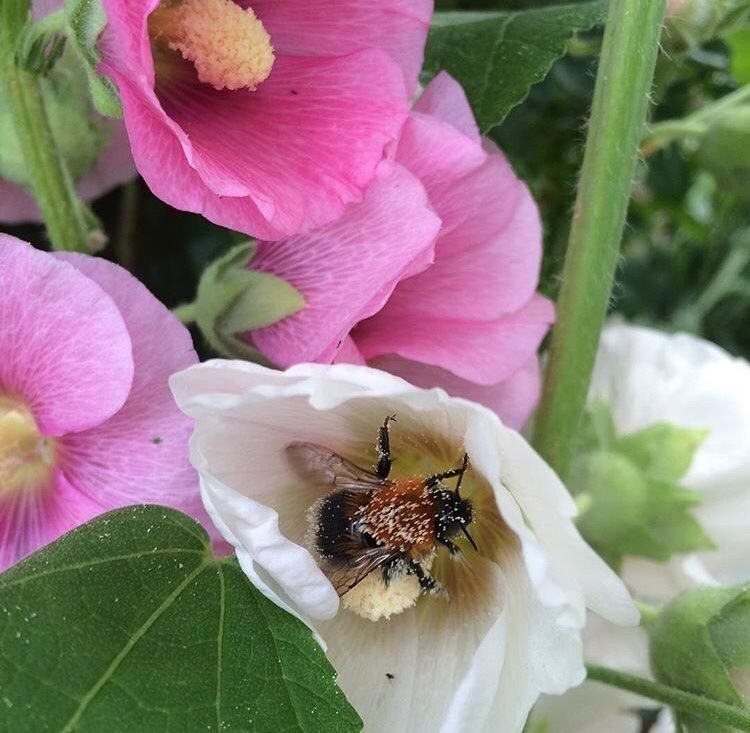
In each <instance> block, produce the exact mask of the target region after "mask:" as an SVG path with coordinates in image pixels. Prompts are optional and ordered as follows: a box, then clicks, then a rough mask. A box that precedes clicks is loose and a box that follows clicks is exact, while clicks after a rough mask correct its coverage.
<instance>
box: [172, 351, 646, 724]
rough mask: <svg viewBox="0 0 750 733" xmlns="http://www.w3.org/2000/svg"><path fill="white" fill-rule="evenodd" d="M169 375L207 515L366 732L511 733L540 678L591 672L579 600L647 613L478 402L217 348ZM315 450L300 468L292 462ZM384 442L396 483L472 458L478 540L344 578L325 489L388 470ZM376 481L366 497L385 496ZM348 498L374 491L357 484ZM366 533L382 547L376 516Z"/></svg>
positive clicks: (470, 495) (533, 461)
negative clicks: (308, 639) (324, 656)
mask: <svg viewBox="0 0 750 733" xmlns="http://www.w3.org/2000/svg"><path fill="white" fill-rule="evenodd" d="M171 384H172V389H173V391H174V394H175V397H176V399H177V402H178V404H179V405H180V406H181V408H182V409H183V410H184V411H185V412H186V413H187V414H188V415H190V416H191V417H192V418H194V420H195V421H196V429H195V433H194V435H193V438H192V441H191V456H192V460H193V463H194V465H195V466H196V467H197V468H198V470H199V473H200V475H201V490H202V494H203V499H204V502H205V504H206V507H207V509H208V511H209V513H210V515H211V517H212V519H213V520H214V522H215V523H216V525H217V527H218V528H219V529H220V531H221V532H222V534H223V535H224V537H225V538H226V539H227V540H228V541H229V542H231V543H232V544H233V545H234V547H235V549H236V552H237V557H238V559H239V562H240V565H241V567H242V568H243V570H244V571H245V573H246V574H247V575H248V577H249V578H250V579H251V581H252V582H253V583H254V584H255V585H256V586H257V587H258V588H259V589H260V590H261V591H262V592H263V593H264V594H265V595H267V596H268V597H269V598H271V599H272V600H274V601H275V602H276V603H277V604H278V605H280V606H281V607H283V608H285V609H287V610H289V611H290V612H291V613H293V614H295V615H296V616H298V617H299V618H301V619H303V620H304V621H305V622H306V623H308V624H309V625H310V626H311V627H312V628H313V629H314V630H315V631H316V632H317V633H318V634H319V635H320V637H322V639H323V640H324V641H325V644H326V645H327V651H328V655H329V657H330V659H331V661H332V663H333V665H334V667H335V668H336V670H337V672H338V674H339V684H340V685H341V686H342V688H343V690H344V692H345V693H346V694H347V696H348V698H349V700H350V701H351V702H352V704H353V705H354V706H355V707H356V708H357V710H358V712H359V713H360V715H361V716H362V718H363V720H364V723H365V729H366V730H368V731H371V732H372V733H377V731H391V730H423V731H433V730H435V731H436V730H445V731H452V733H460V732H461V731H467V732H468V731H472V733H474V732H475V731H482V730H487V731H489V730H502V731H504V732H505V733H516V732H518V731H520V730H521V729H522V727H523V725H524V721H525V718H526V715H527V713H528V710H529V708H530V707H531V705H532V704H533V702H534V701H535V700H536V698H537V696H538V695H539V693H540V692H549V693H561V692H563V691H564V690H565V689H567V688H569V687H571V686H573V685H576V684H579V683H580V682H581V681H582V680H583V677H584V670H583V665H582V660H581V644H580V632H581V628H582V626H583V624H584V621H585V614H586V611H585V609H586V606H588V607H590V608H592V609H594V610H596V611H597V612H598V613H601V614H603V615H604V616H606V617H607V618H609V619H611V620H612V621H614V622H617V623H625V624H632V623H635V622H636V621H637V618H638V614H637V612H636V611H635V609H634V608H633V605H632V603H631V601H630V598H629V596H628V594H627V592H626V590H625V588H624V586H623V585H622V584H621V582H620V580H619V579H618V578H617V577H616V575H615V574H614V573H613V572H612V571H611V570H609V569H608V568H607V567H606V565H605V564H604V563H603V562H602V561H601V560H600V559H599V558H598V557H597V556H596V554H595V553H594V552H593V551H592V550H591V549H590V548H589V547H588V546H587V545H586V544H585V543H584V542H583V540H582V539H581V537H580V535H579V534H578V533H577V531H576V529H575V527H574V525H573V523H572V517H573V515H574V513H575V507H574V504H573V502H572V500H571V499H570V497H569V495H568V494H567V492H566V490H565V488H564V487H563V486H562V484H561V483H560V481H559V480H558V479H557V478H556V476H555V474H554V473H553V472H552V470H551V469H550V468H549V467H548V466H547V465H546V464H545V463H544V462H543V461H542V459H541V458H539V456H538V455H537V454H536V453H534V451H533V450H532V449H531V448H530V447H529V446H528V444H527V443H526V442H525V441H524V439H523V438H522V437H521V436H520V435H519V434H518V433H516V432H515V431H513V430H511V429H509V428H507V427H505V426H504V425H503V424H502V423H501V422H500V420H499V419H498V417H497V416H496V415H495V414H494V413H493V412H491V411H489V410H487V409H486V408H484V407H482V406H480V405H478V404H475V403H472V402H468V401H466V400H462V399H456V398H452V397H449V396H448V395H447V394H446V393H445V392H444V391H442V390H440V389H433V390H422V389H419V388H415V387H413V386H412V385H410V384H408V383H407V382H405V381H403V380H402V379H400V378H398V377H395V376H393V375H390V374H387V373H385V372H381V371H379V370H375V369H372V368H369V367H362V366H353V365H347V364H337V365H333V366H325V365H316V364H300V365H298V366H295V367H292V368H291V369H289V370H287V371H285V372H279V371H275V370H271V369H268V368H265V367H262V366H259V365H256V364H252V363H249V362H243V361H223V360H216V361H210V362H207V363H204V364H200V365H197V366H195V367H191V368H189V369H187V370H185V371H183V372H180V373H178V374H176V375H174V376H173V377H172V380H171ZM384 417H387V418H388V420H386V421H385V424H384ZM379 427H380V428H382V430H381V431H380V432H381V438H380V439H379V453H376V451H375V449H374V442H375V438H376V437H377V436H378V433H379ZM383 430H385V431H386V433H387V434H388V436H389V440H387V441H385V443H384V442H383V438H382V431H383ZM388 444H389V445H388ZM384 445H385V446H386V448H384ZM300 446H301V447H300ZM311 446H312V447H311ZM387 448H389V450H388V449H387ZM305 451H307V455H308V456H312V460H311V462H310V463H309V465H308V467H307V468H308V469H309V470H308V471H307V474H306V473H305V469H304V468H303V469H302V470H300V465H301V464H300V460H298V459H299V458H300V456H302V457H304V455H305ZM464 454H466V455H467V456H468V458H464V459H463V464H462V456H464ZM339 456H340V457H339ZM388 456H390V457H391V458H392V460H393V464H392V469H391V474H390V479H389V480H390V481H392V482H394V484H393V485H407V484H408V485H409V486H412V487H414V486H417V487H418V486H426V485H427V484H426V483H425V482H427V481H428V479H427V478H426V477H427V476H429V475H431V474H436V473H439V472H442V471H444V470H445V469H446V468H448V469H452V468H454V467H456V466H461V465H463V469H460V471H458V472H461V473H462V478H461V485H460V497H458V494H459V491H458V487H454V486H453V484H452V483H451V484H450V486H451V488H455V496H456V497H458V498H460V499H461V501H463V502H464V503H463V504H461V506H462V507H463V509H461V511H462V512H463V516H464V518H466V517H469V518H470V522H469V523H468V525H465V526H466V527H467V529H468V531H470V534H471V542H472V543H473V544H475V545H476V550H475V549H473V547H472V544H470V541H469V539H468V537H464V536H463V535H462V534H461V533H460V532H459V533H456V534H455V536H454V539H455V544H454V543H453V542H451V541H448V542H447V543H446V544H447V545H448V547H450V546H451V545H452V544H453V545H454V546H453V547H452V552H449V551H448V549H447V548H445V547H444V548H443V549H442V550H437V551H434V547H433V551H428V550H426V553H427V554H426V555H425V557H423V558H422V559H421V560H420V561H419V562H420V563H422V565H421V566H420V567H421V570H417V569H416V568H415V567H412V565H408V563H407V565H399V564H398V562H396V564H395V565H393V566H391V571H392V573H391V575H390V576H389V578H390V580H389V582H388V583H387V584H386V582H385V581H384V575H383V573H382V570H381V567H380V566H378V565H375V566H370V567H375V570H373V571H371V572H369V574H367V573H368V571H367V570H365V571H364V573H365V574H366V577H365V575H360V576H359V578H362V577H364V579H363V580H361V582H359V583H357V582H356V581H354V582H353V584H354V587H353V589H352V590H349V591H347V590H346V587H347V583H346V582H345V581H342V574H341V573H340V572H339V571H338V570H336V569H334V571H333V572H331V570H330V567H331V566H330V565H329V564H327V563H328V562H329V561H330V562H332V560H331V557H332V556H330V555H325V553H322V551H321V550H320V544H319V538H320V537H322V536H323V534H322V533H323V532H324V529H323V528H324V522H327V519H326V517H327V516H328V514H327V513H326V512H325V511H324V509H322V508H321V507H322V506H323V505H321V500H322V499H324V497H326V495H329V494H330V493H331V491H332V488H333V486H334V485H337V486H339V487H341V488H342V489H343V488H344V487H343V486H342V485H341V484H340V483H339V482H340V481H342V480H344V481H346V480H347V479H344V477H343V476H344V473H346V472H347V471H349V472H351V471H353V472H354V475H355V476H356V475H362V474H366V471H365V470H364V468H356V467H355V466H359V467H368V466H373V465H374V464H376V463H377V464H380V466H381V467H382V465H383V461H384V458H385V457H388ZM352 464H355V466H352ZM326 466H329V467H331V470H332V473H327V472H326V471H327V469H326ZM337 467H338V469H337ZM458 472H457V471H452V472H451V473H450V475H451V476H453V479H448V478H446V479H445V481H446V482H448V481H449V480H450V481H453V480H455V477H456V475H457V473H458ZM347 475H348V476H351V475H352V474H351V473H347ZM334 476H338V477H339V478H337V479H334ZM420 477H421V478H420ZM406 479H412V481H411V482H410V483H409V482H408V481H405V480H406ZM349 480H351V479H349ZM370 480H372V477H371V479H370ZM399 480H404V483H403V484H399V483H398V482H399ZM415 482H416V483H415ZM389 485H391V484H389ZM437 485H438V484H434V486H437ZM447 485H448V484H447V483H446V484H445V485H444V488H445V487H447ZM369 486H370V487H372V483H370V484H369ZM382 490H383V491H385V489H382ZM377 492H378V489H375V490H374V493H373V494H372V497H373V502H375V501H376V499H375V497H377V496H381V497H382V496H383V494H378V493H377ZM345 495H346V496H351V494H350V493H347V492H346V491H341V492H339V493H338V494H337V496H345ZM354 495H355V496H359V497H360V498H361V497H362V496H363V495H364V496H368V494H367V493H366V492H365V494H363V493H361V490H360V491H359V492H358V490H357V489H356V488H355V489H354ZM446 495H448V496H452V495H453V492H447V491H446ZM448 500H449V499H446V501H448ZM382 501H385V500H382ZM382 501H381V503H382ZM467 502H468V506H469V507H470V511H469V512H468V514H467V513H466V508H467ZM334 503H335V502H334ZM331 506H332V505H331ZM363 506H366V504H365V505H363ZM403 508H404V505H399V504H398V502H394V503H388V502H387V501H386V503H385V504H384V505H383V506H382V507H380V509H378V511H380V512H381V513H382V516H383V517H386V520H387V517H388V516H391V513H393V512H396V513H398V512H399V511H401V510H402V509H403ZM368 511H369V509H368ZM332 516H333V515H332V514H331V517H332ZM359 516H362V517H364V516H365V515H360V514H357V515H356V517H359ZM367 516H369V515H367ZM399 516H401V515H399ZM440 516H442V515H440ZM436 517H437V515H436V516H435V517H433V519H434V521H435V522H436V524H435V529H434V532H435V533H436V536H437V533H439V532H441V531H442V530H441V529H440V527H441V526H443V525H441V524H440V523H439V521H438V519H437V518H436ZM352 521H360V520H356V519H355V520H352ZM361 521H370V520H365V519H362V520H361ZM372 521H373V522H375V521H376V520H375V519H374V518H373V519H372ZM424 521H426V522H427V526H431V525H430V524H429V523H430V521H431V520H430V519H429V518H427V519H424ZM445 521H446V522H447V521H453V520H449V519H447V518H446V519H445ZM386 524H388V522H387V521H386ZM326 526H329V525H327V524H326ZM354 526H356V525H354ZM389 526H390V525H389ZM399 527H400V530H404V528H405V527H406V528H407V529H408V527H409V525H408V523H405V522H402V521H401V520H399ZM414 527H416V525H414ZM382 528H383V527H382V526H381V529H382ZM417 530H418V533H421V532H422V531H423V528H422V525H421V524H420V525H419V527H417V528H416V529H415V531H417ZM325 531H327V530H325ZM357 531H359V530H357ZM362 531H363V535H361V538H362V541H363V542H365V544H366V546H367V547H368V548H369V550H370V552H375V549H374V545H373V544H371V543H369V542H367V538H368V537H369V535H368V534H367V532H368V531H370V530H362ZM373 531H374V530H373ZM425 531H427V532H428V534H427V535H423V534H420V537H421V539H420V542H421V541H423V540H425V541H426V538H429V536H430V535H429V530H425ZM399 536H400V535H399ZM316 538H318V539H316ZM316 542H318V544H317V545H316ZM391 542H392V543H395V542H396V540H395V539H392V540H391ZM375 544H378V543H375ZM429 544H430V543H429V541H427V545H429ZM456 545H458V546H460V547H457V546H456ZM391 546H392V545H391ZM426 547H427V546H426ZM316 548H317V549H316ZM379 549H380V550H382V544H380V545H379ZM428 549H429V548H428ZM451 554H453V555H454V557H451ZM365 556H367V557H369V556H370V555H367V554H366V555H365ZM356 557H358V558H360V560H361V559H362V556H360V555H359V554H357V555H356ZM405 557H406V556H404V558H405ZM326 558H328V560H326ZM404 558H402V560H401V561H400V562H403V563H406V562H407V560H406V559H404ZM319 563H320V565H319ZM405 567H409V568H411V571H407V570H405V569H404V568H405ZM323 568H325V569H326V572H325V573H324V570H323ZM339 570H340V569H339ZM411 572H414V573H415V574H411ZM425 574H427V575H430V574H431V576H432V577H433V585H431V586H429V582H428V581H427V580H425V579H424V578H423V582H425V583H426V584H427V586H429V588H430V590H429V591H427V590H420V588H422V589H424V588H425V587H426V586H425V585H422V583H421V582H420V581H418V580H417V577H416V576H425ZM343 577H346V576H345V575H344V576H343ZM332 580H333V581H334V582H336V584H337V588H338V589H339V591H338V593H337V590H336V588H334V585H333V584H332ZM435 583H437V584H439V585H435ZM349 584H352V581H351V580H350V581H349ZM342 586H343V587H342ZM439 588H442V590H439ZM438 591H439V592H438ZM339 593H342V599H341V602H340V600H339Z"/></svg>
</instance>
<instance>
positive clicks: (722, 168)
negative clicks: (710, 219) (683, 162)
mask: <svg viewBox="0 0 750 733" xmlns="http://www.w3.org/2000/svg"><path fill="white" fill-rule="evenodd" d="M698 159H699V160H700V162H701V164H702V165H703V166H704V167H705V168H706V169H707V170H709V171H710V172H711V173H713V175H714V176H715V177H716V179H717V180H718V181H719V183H720V184H722V185H723V186H726V187H729V188H731V189H733V190H734V191H735V192H736V193H739V194H742V195H744V196H748V193H749V192H750V107H739V108H737V109H732V110H728V111H727V112H726V113H725V114H723V115H722V117H721V119H720V120H718V121H717V122H715V123H714V124H713V125H711V127H709V129H708V130H707V131H706V133H705V134H704V135H703V137H702V138H701V143H700V147H699V148H698Z"/></svg>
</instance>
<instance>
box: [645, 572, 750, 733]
mask: <svg viewBox="0 0 750 733" xmlns="http://www.w3.org/2000/svg"><path fill="white" fill-rule="evenodd" d="M649 636H650V656H651V668H652V671H653V673H654V676H655V677H656V679H657V680H659V681H660V682H664V683H665V684H668V685H671V686H673V687H678V688H680V689H682V690H687V691H688V692H694V693H696V694H699V695H705V696H707V697H711V698H713V699H714V700H720V701H723V702H725V703H728V704H730V705H735V706H739V707H747V706H748V704H749V703H750V584H745V585H741V586H734V587H729V588H711V587H701V588H693V589H690V590H687V591H685V592H683V593H681V594H680V595H679V596H677V597H676V598H675V599H674V600H673V601H672V602H671V603H669V604H668V605H667V606H666V607H665V608H664V609H663V610H662V612H661V613H660V614H659V616H658V618H657V620H656V622H655V623H654V624H653V626H651V627H650V628H649ZM676 716H677V719H678V720H677V722H678V725H677V729H678V730H686V731H688V732H689V733H698V732H699V731H700V732H701V733H703V732H704V731H705V732H706V733H708V731H711V732H712V733H713V732H714V731H719V730H721V728H718V727H716V726H715V725H714V727H711V728H707V727H706V725H707V724H706V723H705V722H704V721H700V720H698V719H696V718H692V717H691V716H689V715H685V714H683V713H676Z"/></svg>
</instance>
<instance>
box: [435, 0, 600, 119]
mask: <svg viewBox="0 0 750 733" xmlns="http://www.w3.org/2000/svg"><path fill="white" fill-rule="evenodd" d="M606 9H607V2H606V0H594V1H593V2H582V3H578V4H576V5H558V6H552V7H545V8H535V9H533V10H525V11H517V12H447V13H436V14H435V17H434V20H433V25H432V28H431V29H430V35H429V37H428V39H427V49H426V52H425V72H426V74H427V76H428V77H429V78H431V77H432V76H434V75H435V74H437V73H438V72H439V71H441V70H442V69H445V70H446V71H448V72H449V73H450V74H451V75H452V76H454V77H455V78H456V79H457V80H458V81H459V82H461V84H462V85H463V87H464V89H465V90H466V95H467V96H468V98H469V102H470V103H471V106H472V107H473V109H474V114H475V115H476V118H477V122H478V123H479V127H480V129H481V130H482V132H486V131H487V130H489V129H491V128H492V127H494V126H495V125H498V124H500V122H502V121H503V119H504V118H505V116H506V115H507V114H508V112H509V111H510V110H511V109H512V108H513V107H515V106H516V105H517V104H518V103H519V102H521V101H523V99H524V98H525V97H526V95H527V94H528V91H529V88H530V87H531V86H532V84H536V83H537V82H538V81H541V80H542V79H543V78H544V77H545V76H546V75H547V72H548V71H549V68H550V67H551V66H552V63H553V62H554V61H555V60H556V59H557V58H559V57H560V56H562V54H563V53H564V51H565V45H566V43H567V42H568V41H569V40H570V39H571V38H572V37H573V34H574V33H575V32H576V31H577V30H585V29H588V28H591V27H593V26H595V25H597V24H599V23H601V22H602V21H603V20H604V16H605V12H606Z"/></svg>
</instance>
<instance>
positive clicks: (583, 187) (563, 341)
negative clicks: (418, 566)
mask: <svg viewBox="0 0 750 733" xmlns="http://www.w3.org/2000/svg"><path fill="white" fill-rule="evenodd" d="M664 6H665V0H612V2H611V3H610V6H609V13H608V16H607V27H606V30H605V33H604V40H603V43H602V55H601V59H600V63H599V71H598V73H597V79H596V88H595V91H594V103H593V107H592V111H591V120H590V124H589V133H588V138H587V140H586V150H585V154H584V160H583V166H582V168H581V180H580V184H579V187H578V194H577V198H576V203H575V208H574V211H573V220H572V224H571V230H570V237H569V240H568V249H567V253H566V257H565V265H564V267H563V272H562V286H561V289H560V296H559V299H558V309H557V323H556V324H555V327H554V329H553V331H552V341H551V346H550V356H549V362H548V364H547V369H546V372H545V381H544V390H543V393H542V401H541V404H540V407H539V412H538V414H537V418H536V423H535V429H534V443H535V445H536V448H537V450H539V452H540V453H541V454H542V455H543V456H544V458H545V459H546V460H547V461H548V462H549V463H550V464H551V465H552V467H553V468H554V469H555V470H556V471H557V472H558V474H560V475H561V476H562V477H563V478H564V477H565V474H566V472H567V470H568V466H569V464H570V460H571V457H572V452H573V445H574V440H575V436H576V433H577V430H578V427H579V425H580V422H581V417H582V415H583V411H584V408H585V403H586V395H587V392H588V386H589V380H590V378H591V370H592V368H593V364H594V357H595V356H596V349H597V346H598V343H599V333H600V331H601V328H602V325H603V323H604V318H605V315H606V312H607V304H608V302H609V296H610V291H611V289H612V280H613V278H614V272H615V265H616V262H617V256H618V252H619V248H620V239H621V237H622V231H623V227H624V224H625V215H626V212H627V206H628V200H629V198H630V188H631V183H632V179H633V173H634V170H635V163H636V157H637V151H638V144H639V142H640V140H641V135H642V132H643V125H644V120H645V117H646V110H647V107H648V100H649V92H650V89H651V82H652V78H653V73H654V66H655V63H656V54H657V48H658V41H659V32H660V29H661V19H662V16H663V12H664Z"/></svg>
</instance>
